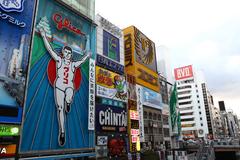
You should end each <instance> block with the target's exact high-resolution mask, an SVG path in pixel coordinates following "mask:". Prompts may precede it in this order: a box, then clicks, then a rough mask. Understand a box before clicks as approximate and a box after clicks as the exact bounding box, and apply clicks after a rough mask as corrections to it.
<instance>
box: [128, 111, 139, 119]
mask: <svg viewBox="0 0 240 160" xmlns="http://www.w3.org/2000/svg"><path fill="white" fill-rule="evenodd" d="M129 114H130V119H132V120H139V116H138V111H134V110H129Z"/></svg>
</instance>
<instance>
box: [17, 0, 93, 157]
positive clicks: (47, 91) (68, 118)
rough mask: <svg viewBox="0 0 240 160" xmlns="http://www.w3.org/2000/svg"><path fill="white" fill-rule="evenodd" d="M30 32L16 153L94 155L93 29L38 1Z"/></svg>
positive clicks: (61, 8) (53, 5)
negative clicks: (84, 152)
mask: <svg viewBox="0 0 240 160" xmlns="http://www.w3.org/2000/svg"><path fill="white" fill-rule="evenodd" d="M34 31H35V34H34V37H33V38H34V41H33V49H32V54H31V63H30V64H29V80H28V86H27V96H26V104H25V107H24V115H25V116H24V119H23V121H24V123H23V126H22V135H21V142H20V153H28V152H31V154H41V152H43V151H46V150H48V151H51V150H54V151H59V152H62V151H63V150H64V151H68V150H72V149H78V150H82V149H83V148H84V149H86V148H91V149H93V148H94V144H95V141H94V133H93V132H92V131H89V129H93V125H94V119H93V118H94V102H95V100H94V96H93V95H94V62H93V60H89V58H90V57H91V58H93V57H94V54H95V45H94V44H95V42H96V35H95V33H96V32H95V26H94V25H93V24H92V23H91V22H90V21H87V20H86V19H84V18H82V17H81V16H79V14H76V13H74V12H72V11H71V10H69V9H68V8H66V7H65V6H63V5H61V4H60V3H59V2H57V1H55V0H41V1H39V4H38V7H37V13H36V25H35V28H34ZM89 61H90V62H91V63H90V64H89ZM89 70H90V73H89ZM89 81H90V82H89ZM89 98H90V99H89ZM88 122H89V123H88Z"/></svg>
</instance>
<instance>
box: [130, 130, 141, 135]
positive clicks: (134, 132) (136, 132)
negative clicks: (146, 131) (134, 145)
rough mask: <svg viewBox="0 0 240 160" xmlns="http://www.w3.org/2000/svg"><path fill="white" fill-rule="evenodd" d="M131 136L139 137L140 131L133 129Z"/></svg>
mask: <svg viewBox="0 0 240 160" xmlns="http://www.w3.org/2000/svg"><path fill="white" fill-rule="evenodd" d="M131 135H132V136H138V135H139V129H131Z"/></svg>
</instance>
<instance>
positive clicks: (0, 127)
mask: <svg viewBox="0 0 240 160" xmlns="http://www.w3.org/2000/svg"><path fill="white" fill-rule="evenodd" d="M19 133H20V126H17V125H5V124H0V137H1V136H18V135H19Z"/></svg>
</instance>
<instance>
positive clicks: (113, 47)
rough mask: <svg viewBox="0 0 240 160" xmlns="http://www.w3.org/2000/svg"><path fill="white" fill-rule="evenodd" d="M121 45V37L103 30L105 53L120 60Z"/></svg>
mask: <svg viewBox="0 0 240 160" xmlns="http://www.w3.org/2000/svg"><path fill="white" fill-rule="evenodd" d="M119 52H120V47H119V39H118V38H117V37H115V36H113V35H112V34H111V33H108V32H107V31H105V30H103V55H105V56H107V57H109V58H111V59H113V60H115V61H118V62H119V61H120V53H119Z"/></svg>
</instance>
